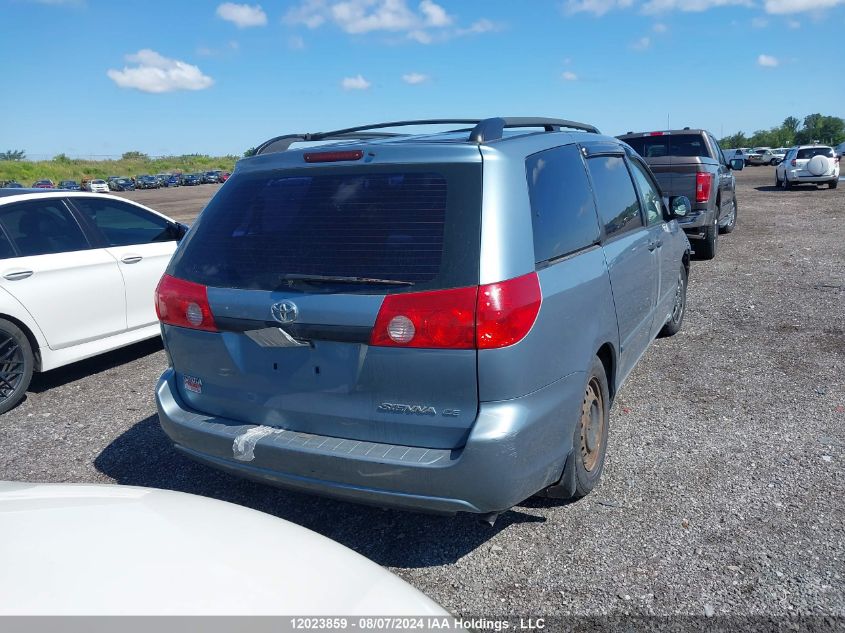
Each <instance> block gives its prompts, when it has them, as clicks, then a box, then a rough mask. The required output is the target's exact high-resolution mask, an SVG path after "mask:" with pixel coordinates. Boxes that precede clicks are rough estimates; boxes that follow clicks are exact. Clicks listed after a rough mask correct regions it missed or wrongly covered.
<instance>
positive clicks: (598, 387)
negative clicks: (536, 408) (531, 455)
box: [572, 357, 611, 499]
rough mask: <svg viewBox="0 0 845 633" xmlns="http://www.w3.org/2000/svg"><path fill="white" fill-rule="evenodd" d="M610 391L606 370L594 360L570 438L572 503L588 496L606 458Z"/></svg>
mask: <svg viewBox="0 0 845 633" xmlns="http://www.w3.org/2000/svg"><path fill="white" fill-rule="evenodd" d="M610 404H611V402H610V389H609V387H608V384H607V370H606V369H605V366H604V363H602V362H601V359H599V358H598V357H594V358H593V364H592V367H590V372H589V375H588V376H587V384H586V386H585V388H584V402H583V403H582V405H581V415H580V417H579V419H578V420H576V422H575V432H574V434H573V437H572V442H573V444H572V446H573V449H574V450H573V457H574V459H573V464H572V466H573V468H574V469H575V472H574V476H575V492H574V493H573V495H572V499H580V498H581V497H585V496H586V495H588V494H589V493H590V492H591V491H592V490H593V488H595V487H596V486H597V485H598V483H599V480H600V479H601V474H602V471H603V470H604V462H605V458H606V455H607V436H608V429H609V427H610Z"/></svg>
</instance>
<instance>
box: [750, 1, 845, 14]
mask: <svg viewBox="0 0 845 633" xmlns="http://www.w3.org/2000/svg"><path fill="white" fill-rule="evenodd" d="M840 4H845V0H766V5H765V6H766V13H801V12H803V11H821V10H822V9H830V8H832V7H836V6H839V5H840Z"/></svg>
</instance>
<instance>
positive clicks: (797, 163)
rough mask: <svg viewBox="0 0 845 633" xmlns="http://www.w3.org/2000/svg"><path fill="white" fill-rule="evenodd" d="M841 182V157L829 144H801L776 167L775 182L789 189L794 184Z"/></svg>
mask: <svg viewBox="0 0 845 633" xmlns="http://www.w3.org/2000/svg"><path fill="white" fill-rule="evenodd" d="M805 183H807V184H811V183H812V184H825V183H826V184H827V186H828V187H830V188H831V189H836V185H837V184H839V159H838V158H837V157H836V156H835V155H834V152H833V148H832V147H830V146H829V145H799V146H797V147H793V148H792V149H791V150H789V152H788V153H787V154H786V157H785V158H784V159H783V162H782V163H780V164H779V165H778V166H777V168H776V169H775V184H776V185H777V186H778V187H783V188H784V189H789V188H790V187H792V186H793V185H802V184H805Z"/></svg>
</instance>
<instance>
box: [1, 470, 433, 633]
mask: <svg viewBox="0 0 845 633" xmlns="http://www.w3.org/2000/svg"><path fill="white" fill-rule="evenodd" d="M0 561H2V565H0V616H3V615H40V616H54V615H64V616H68V615H96V616H103V615H227V616H233V615H237V616H247V615H249V616H255V615H302V616H329V615H332V616H347V617H349V618H353V617H354V616H419V617H423V616H428V617H436V618H437V619H438V621H442V622H445V621H446V620H447V618H448V613H447V612H446V611H444V610H443V608H442V607H440V606H438V605H437V604H436V603H434V602H432V601H431V600H430V599H429V598H427V597H426V596H425V595H423V594H422V593H420V592H419V591H417V590H416V589H414V588H413V587H411V586H410V585H408V584H407V583H405V582H404V581H403V580H401V579H399V578H397V577H396V576H394V575H393V574H391V573H390V572H388V571H385V570H384V569H382V568H381V567H379V566H378V565H376V564H375V563H373V562H370V561H369V560H367V559H366V558H364V557H363V556H361V555H359V554H356V553H355V552H353V551H352V550H350V549H348V548H346V547H344V546H343V545H340V544H338V543H335V542H334V541H332V540H330V539H327V538H326V537H324V536H321V535H319V534H316V533H315V532H312V531H310V530H307V529H305V528H303V527H300V526H299V525H296V524H294V523H289V522H288V521H284V520H282V519H279V518H276V517H274V516H271V515H269V514H264V513H263V512H258V511H256V510H250V509H249V508H244V507H242V506H239V505H234V504H231V503H226V502H224V501H217V500H215V499H207V498H205V497H198V496H195V495H189V494H185V493H182V492H172V491H169V490H154V489H152V488H136V487H131V486H107V485H82V484H25V483H12V482H0ZM363 622H364V621H359V620H358V618H357V617H354V619H350V620H349V621H348V624H347V626H346V627H341V626H340V624H339V623H335V622H332V623H328V624H324V625H322V626H320V627H319V628H321V629H325V628H327V627H328V628H347V629H348V630H354V629H361V628H365V629H366V628H371V627H367V626H363ZM332 624H334V627H332ZM312 627H313V628H318V627H317V626H316V624H314V623H313V622H312V621H311V620H307V618H306V622H305V623H304V624H303V628H312ZM55 628H57V629H62V628H63V627H62V626H60V625H59V626H57V627H55ZM95 628H96V627H95ZM115 628H116V630H119V629H120V628H121V627H115ZM130 628H131V627H130ZM149 628H150V630H154V628H155V627H153V626H150V627H149ZM192 628H194V629H201V628H202V627H191V626H190V625H187V624H186V626H185V627H184V630H186V631H188V630H191V629H192ZM237 628H238V626H237V625H234V626H233V627H232V629H233V630H236V629H237ZM269 628H270V629H272V628H273V627H272V626H271V627H269ZM276 628H278V627H276ZM283 628H284V627H283ZM247 630H248V629H247Z"/></svg>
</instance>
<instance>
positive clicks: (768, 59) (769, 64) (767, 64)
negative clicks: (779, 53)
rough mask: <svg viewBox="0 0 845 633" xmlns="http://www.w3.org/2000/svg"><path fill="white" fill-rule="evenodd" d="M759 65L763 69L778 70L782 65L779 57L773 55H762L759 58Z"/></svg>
mask: <svg viewBox="0 0 845 633" xmlns="http://www.w3.org/2000/svg"><path fill="white" fill-rule="evenodd" d="M757 63H758V64H759V65H760V66H762V67H763V68H777V66H778V65H779V64H780V62H779V61H778V59H777V57H772V56H771V55H760V56H758V57H757Z"/></svg>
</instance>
